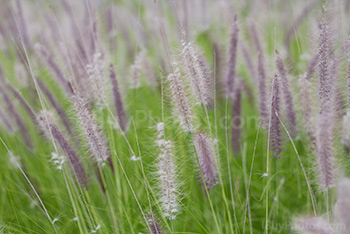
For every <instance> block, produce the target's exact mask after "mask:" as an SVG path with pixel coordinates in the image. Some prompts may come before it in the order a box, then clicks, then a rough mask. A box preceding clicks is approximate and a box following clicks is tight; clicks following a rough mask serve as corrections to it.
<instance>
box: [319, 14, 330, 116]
mask: <svg viewBox="0 0 350 234" xmlns="http://www.w3.org/2000/svg"><path fill="white" fill-rule="evenodd" d="M322 12H323V18H322V19H321V22H320V24H319V27H320V39H319V40H320V45H319V52H318V53H319V78H318V83H319V84H318V94H319V102H320V112H323V111H325V110H326V111H329V109H330V108H331V106H330V105H331V103H330V102H331V99H332V94H331V93H332V83H333V82H332V80H333V79H331V77H330V59H331V48H330V47H331V45H330V41H329V40H330V37H329V25H328V20H327V16H326V10H325V9H324V8H323V9H322Z"/></svg>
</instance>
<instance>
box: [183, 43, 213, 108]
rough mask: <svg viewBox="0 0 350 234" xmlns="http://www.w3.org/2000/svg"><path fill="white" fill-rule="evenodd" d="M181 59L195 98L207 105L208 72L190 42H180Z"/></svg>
mask: <svg viewBox="0 0 350 234" xmlns="http://www.w3.org/2000/svg"><path fill="white" fill-rule="evenodd" d="M182 46H183V50H182V59H183V64H184V66H185V69H186V73H187V75H188V77H189V79H190V81H191V86H192V89H193V92H194V94H195V96H196V99H197V100H198V102H199V103H201V104H203V105H208V103H209V100H207V99H208V95H207V94H206V91H207V81H208V79H209V78H208V73H207V68H206V67H205V66H204V63H203V60H201V59H200V58H199V56H198V55H197V54H196V52H195V50H194V48H193V46H192V44H191V43H187V44H186V42H182Z"/></svg>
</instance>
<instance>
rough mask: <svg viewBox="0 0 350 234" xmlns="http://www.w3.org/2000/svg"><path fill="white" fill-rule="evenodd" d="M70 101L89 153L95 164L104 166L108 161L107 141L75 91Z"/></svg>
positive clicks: (85, 104)
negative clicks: (81, 128)
mask: <svg viewBox="0 0 350 234" xmlns="http://www.w3.org/2000/svg"><path fill="white" fill-rule="evenodd" d="M72 100H73V104H74V108H75V110H76V112H77V114H78V117H79V120H80V122H81V126H82V127H83V130H84V134H85V137H86V139H87V142H88V147H89V150H90V153H91V155H92V157H93V158H94V160H95V161H96V162H97V163H99V164H101V165H104V164H105V162H106V161H109V160H110V153H109V147H108V143H107V140H106V138H105V136H104V135H103V134H102V132H101V129H100V128H99V126H98V125H97V124H96V122H95V118H94V116H93V114H92V113H91V112H90V110H89V108H88V106H87V103H86V102H85V100H84V99H83V98H82V97H81V96H80V94H79V93H77V91H75V93H74V95H73V96H72Z"/></svg>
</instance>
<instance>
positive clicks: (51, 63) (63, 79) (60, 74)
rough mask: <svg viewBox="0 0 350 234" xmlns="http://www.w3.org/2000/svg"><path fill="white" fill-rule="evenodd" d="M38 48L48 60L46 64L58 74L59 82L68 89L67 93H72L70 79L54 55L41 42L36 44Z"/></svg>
mask: <svg viewBox="0 0 350 234" xmlns="http://www.w3.org/2000/svg"><path fill="white" fill-rule="evenodd" d="M35 48H36V50H37V51H38V53H39V54H40V55H41V57H42V59H43V60H44V61H45V62H46V64H47V65H48V66H49V67H50V69H51V71H52V72H53V73H54V75H55V76H56V78H57V80H58V82H59V83H60V85H61V86H62V87H63V89H64V90H65V91H66V93H67V94H69V95H71V94H72V90H71V89H70V88H69V85H68V81H67V79H66V77H65V75H64V73H63V71H62V70H61V68H60V67H59V66H58V64H57V63H56V62H55V60H54V59H53V56H52V55H51V54H50V53H49V52H48V51H47V50H45V48H44V47H43V46H41V45H39V44H36V45H35Z"/></svg>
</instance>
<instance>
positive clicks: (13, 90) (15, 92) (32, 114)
mask: <svg viewBox="0 0 350 234" xmlns="http://www.w3.org/2000/svg"><path fill="white" fill-rule="evenodd" d="M6 87H7V88H8V89H9V90H10V91H11V93H12V94H13V95H14V96H15V97H16V98H17V99H18V101H19V102H20V103H21V105H22V107H23V108H24V109H25V110H26V112H27V113H28V115H29V116H30V117H31V118H32V120H36V114H35V112H34V110H33V108H32V107H31V106H30V105H29V103H28V102H27V101H26V100H25V99H24V97H23V96H22V94H21V93H20V92H19V91H18V90H17V89H16V88H15V87H13V86H12V85H11V84H7V85H6Z"/></svg>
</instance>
